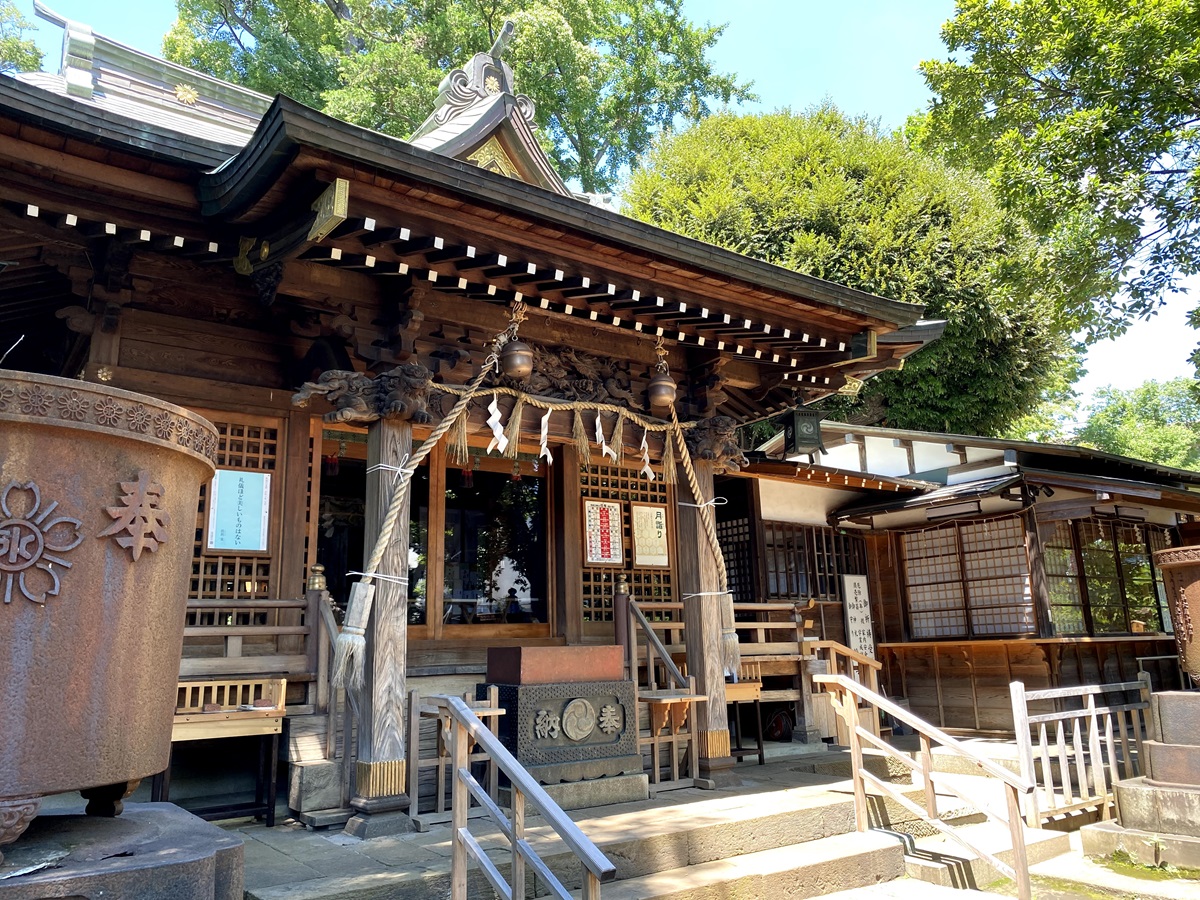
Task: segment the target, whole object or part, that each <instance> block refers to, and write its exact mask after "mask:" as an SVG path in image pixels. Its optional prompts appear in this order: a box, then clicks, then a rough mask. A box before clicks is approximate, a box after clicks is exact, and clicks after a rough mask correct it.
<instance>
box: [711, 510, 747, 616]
mask: <svg viewBox="0 0 1200 900" xmlns="http://www.w3.org/2000/svg"><path fill="white" fill-rule="evenodd" d="M753 527H754V525H753V522H752V521H751V520H750V519H749V518H748V517H742V518H738V519H729V520H727V521H724V522H717V542H718V543H719V544H720V545H721V555H722V556H723V557H724V558H725V568H726V573H727V575H728V577H729V591H730V593H732V594H733V599H734V600H735V601H736V602H738V603H751V602H753V600H754V551H753V544H752V543H751V532H752V529H753Z"/></svg>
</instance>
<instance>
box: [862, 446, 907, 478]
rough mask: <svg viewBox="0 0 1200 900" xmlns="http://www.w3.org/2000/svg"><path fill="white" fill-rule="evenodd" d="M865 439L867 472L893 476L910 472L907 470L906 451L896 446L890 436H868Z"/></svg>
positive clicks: (905, 474) (900, 475) (903, 475)
mask: <svg viewBox="0 0 1200 900" xmlns="http://www.w3.org/2000/svg"><path fill="white" fill-rule="evenodd" d="M866 441H867V471H868V472H870V473H871V474H873V475H890V476H892V477H893V478H895V477H897V476H899V477H901V478H903V477H905V476H907V475H911V474H912V473H911V472H909V471H908V451H907V450H905V449H904V448H903V447H897V446H896V445H895V443H894V442H893V440H892V439H891V438H877V437H869V438H867V439H866Z"/></svg>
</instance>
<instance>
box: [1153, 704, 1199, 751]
mask: <svg viewBox="0 0 1200 900" xmlns="http://www.w3.org/2000/svg"><path fill="white" fill-rule="evenodd" d="M1150 709H1151V712H1152V714H1153V720H1154V731H1155V734H1154V737H1155V739H1156V740H1159V741H1161V742H1162V743H1164V744H1194V743H1196V742H1197V741H1200V691H1162V692H1160V693H1157V694H1151V695H1150Z"/></svg>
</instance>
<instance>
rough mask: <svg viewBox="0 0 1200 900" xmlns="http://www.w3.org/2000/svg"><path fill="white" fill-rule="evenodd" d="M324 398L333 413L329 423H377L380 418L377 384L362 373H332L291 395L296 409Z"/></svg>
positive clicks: (309, 382)
mask: <svg viewBox="0 0 1200 900" xmlns="http://www.w3.org/2000/svg"><path fill="white" fill-rule="evenodd" d="M315 396H323V397H324V398H325V399H326V400H328V401H329V402H330V403H332V404H333V406H334V409H333V410H332V411H331V412H327V413H325V416H324V419H325V421H326V422H374V421H375V420H376V419H378V418H379V412H378V410H377V409H376V405H375V380H374V379H373V378H371V376H369V375H364V374H362V373H361V372H347V371H344V370H342V369H332V370H330V371H328V372H322V373H321V377H320V378H318V379H317V380H316V381H307V382H305V383H304V387H302V388H301V389H300V390H298V391H297V392H296V393H295V394H293V395H292V405H293V406H308V402H309V400H311V399H312V398H313V397H315Z"/></svg>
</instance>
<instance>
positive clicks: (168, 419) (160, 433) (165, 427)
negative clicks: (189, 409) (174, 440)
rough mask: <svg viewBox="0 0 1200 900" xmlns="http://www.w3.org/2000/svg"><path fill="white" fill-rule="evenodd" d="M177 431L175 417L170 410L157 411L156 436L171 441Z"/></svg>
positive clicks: (155, 418) (155, 421) (155, 417)
mask: <svg viewBox="0 0 1200 900" xmlns="http://www.w3.org/2000/svg"><path fill="white" fill-rule="evenodd" d="M174 433H175V417H174V416H173V415H171V414H170V413H169V412H160V413H155V415H154V436H155V437H156V438H158V439H159V440H161V441H169V440H170V439H171V435H172V434H174Z"/></svg>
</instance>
